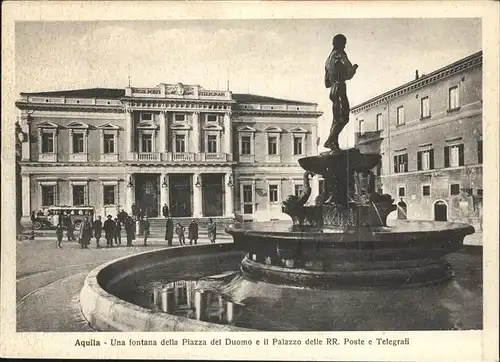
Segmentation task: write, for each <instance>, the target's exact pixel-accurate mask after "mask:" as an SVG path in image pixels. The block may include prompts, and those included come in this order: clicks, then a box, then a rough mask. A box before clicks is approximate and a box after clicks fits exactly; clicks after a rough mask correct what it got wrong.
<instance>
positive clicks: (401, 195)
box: [398, 187, 405, 197]
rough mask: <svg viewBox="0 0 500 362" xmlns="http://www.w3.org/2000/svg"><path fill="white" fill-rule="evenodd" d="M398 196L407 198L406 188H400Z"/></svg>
mask: <svg viewBox="0 0 500 362" xmlns="http://www.w3.org/2000/svg"><path fill="white" fill-rule="evenodd" d="M398 196H399V197H404V196H405V188H404V187H398Z"/></svg>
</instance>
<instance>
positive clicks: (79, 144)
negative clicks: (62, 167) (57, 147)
mask: <svg viewBox="0 0 500 362" xmlns="http://www.w3.org/2000/svg"><path fill="white" fill-rule="evenodd" d="M83 152H84V147H83V133H73V153H83Z"/></svg>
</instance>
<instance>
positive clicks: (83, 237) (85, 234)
mask: <svg viewBox="0 0 500 362" xmlns="http://www.w3.org/2000/svg"><path fill="white" fill-rule="evenodd" d="M90 238H92V225H91V224H90V221H89V219H88V217H85V219H84V220H83V222H82V224H81V226H80V242H81V244H82V249H83V248H86V249H88V247H89V245H90Z"/></svg>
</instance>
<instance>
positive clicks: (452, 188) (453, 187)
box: [450, 184, 460, 195]
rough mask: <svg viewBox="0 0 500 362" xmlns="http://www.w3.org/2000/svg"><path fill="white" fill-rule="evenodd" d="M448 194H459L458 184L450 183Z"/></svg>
mask: <svg viewBox="0 0 500 362" xmlns="http://www.w3.org/2000/svg"><path fill="white" fill-rule="evenodd" d="M450 194H451V195H459V194H460V184H452V185H450Z"/></svg>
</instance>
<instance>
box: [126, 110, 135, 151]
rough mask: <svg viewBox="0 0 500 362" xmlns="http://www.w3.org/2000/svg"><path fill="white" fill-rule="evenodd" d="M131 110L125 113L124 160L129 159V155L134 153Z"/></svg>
mask: <svg viewBox="0 0 500 362" xmlns="http://www.w3.org/2000/svg"><path fill="white" fill-rule="evenodd" d="M132 115H133V114H132V110H131V109H127V110H126V111H125V155H126V159H131V155H130V156H129V154H130V153H132V152H134V149H133V145H134V143H133V142H134V123H133V117H132Z"/></svg>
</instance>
